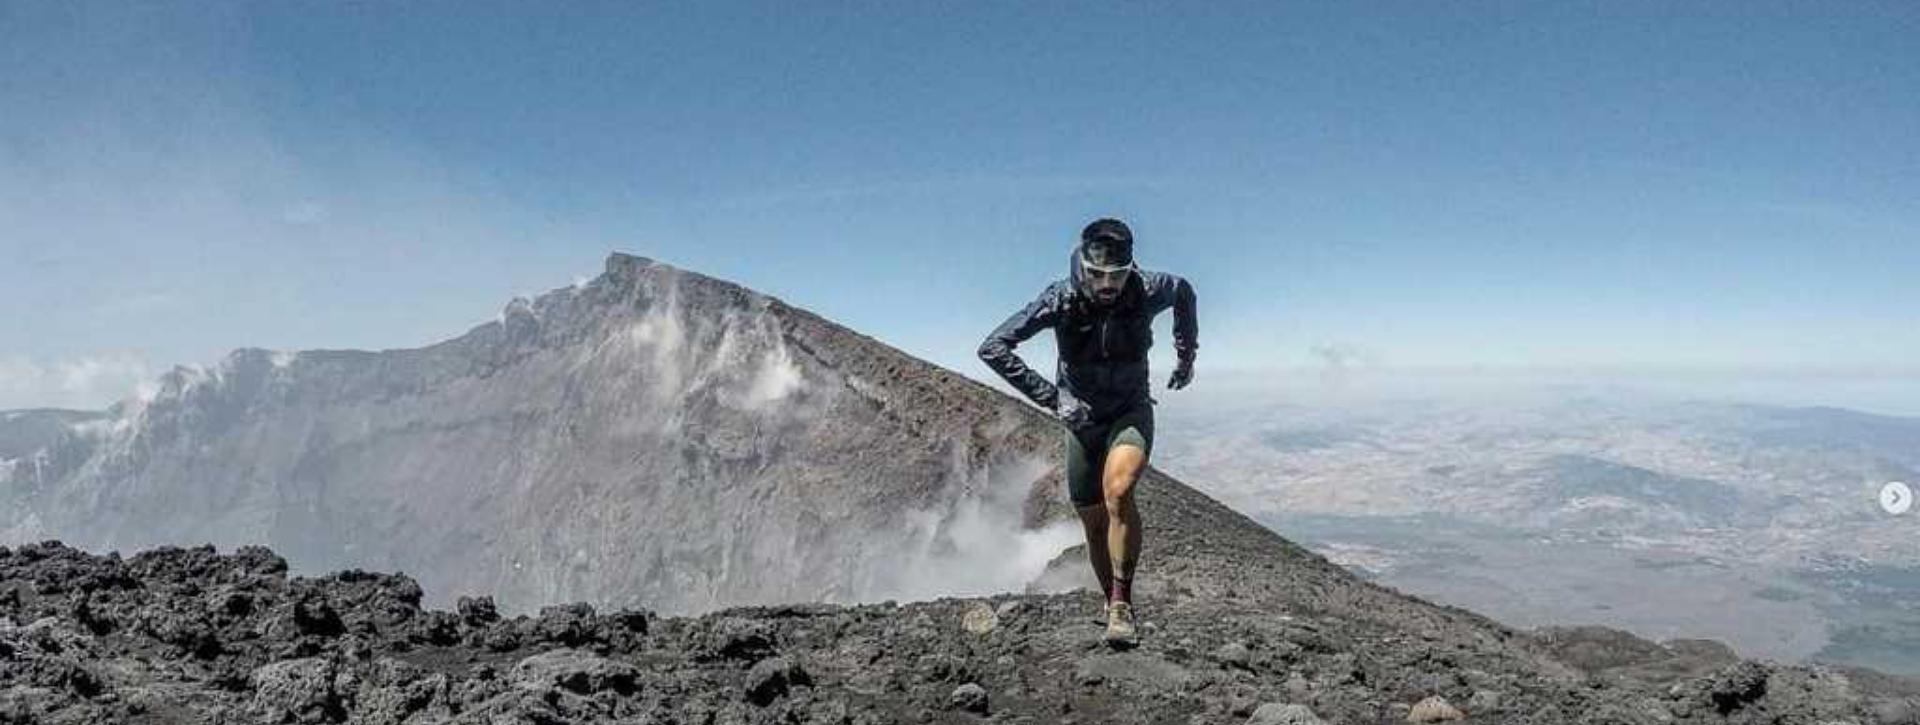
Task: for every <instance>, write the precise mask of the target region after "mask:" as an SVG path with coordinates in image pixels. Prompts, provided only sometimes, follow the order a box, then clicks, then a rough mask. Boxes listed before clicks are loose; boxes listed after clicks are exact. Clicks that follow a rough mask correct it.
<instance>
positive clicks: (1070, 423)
mask: <svg viewBox="0 0 1920 725" xmlns="http://www.w3.org/2000/svg"><path fill="white" fill-rule="evenodd" d="M1053 414H1054V416H1055V417H1058V418H1059V419H1060V422H1062V423H1065V424H1067V427H1068V428H1075V429H1078V428H1081V427H1084V426H1085V425H1086V424H1087V423H1088V422H1089V421H1091V420H1092V419H1093V409H1091V408H1088V407H1087V404H1086V403H1082V402H1080V399H1079V398H1076V397H1073V396H1071V395H1068V394H1066V393H1061V394H1060V399H1059V400H1057V401H1054V404H1053Z"/></svg>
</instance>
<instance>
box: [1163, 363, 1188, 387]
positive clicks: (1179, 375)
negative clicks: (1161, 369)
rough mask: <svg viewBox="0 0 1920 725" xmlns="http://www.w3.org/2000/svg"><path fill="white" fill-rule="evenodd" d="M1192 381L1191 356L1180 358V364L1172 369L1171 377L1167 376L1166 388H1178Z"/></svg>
mask: <svg viewBox="0 0 1920 725" xmlns="http://www.w3.org/2000/svg"><path fill="white" fill-rule="evenodd" d="M1192 382H1193V358H1190V357H1189V358H1182V359H1181V360H1180V365H1179V366H1178V367H1175V368H1174V369H1173V377H1171V378H1167V389H1168V390H1179V389H1181V388H1184V387H1187V385H1188V384H1190V383H1192Z"/></svg>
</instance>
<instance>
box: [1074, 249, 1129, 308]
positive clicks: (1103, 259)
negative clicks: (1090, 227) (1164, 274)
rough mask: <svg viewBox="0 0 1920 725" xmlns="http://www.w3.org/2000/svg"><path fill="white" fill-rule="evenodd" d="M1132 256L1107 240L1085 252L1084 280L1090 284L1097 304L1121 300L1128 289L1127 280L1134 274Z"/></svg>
mask: <svg viewBox="0 0 1920 725" xmlns="http://www.w3.org/2000/svg"><path fill="white" fill-rule="evenodd" d="M1131 256H1132V255H1129V254H1127V253H1126V252H1125V251H1124V247H1120V246H1119V245H1117V244H1114V243H1111V242H1107V241H1105V240H1097V241H1094V242H1090V243H1088V244H1087V245H1086V246H1085V247H1084V248H1083V249H1081V253H1080V276H1081V278H1082V279H1084V280H1085V281H1086V285H1087V292H1089V293H1091V294H1092V295H1093V301H1095V302H1098V303H1100V304H1103V305H1106V304H1113V302H1114V301H1115V300H1118V299H1120V292H1121V290H1124V289H1126V287H1127V277H1128V276H1129V275H1131V274H1133V260H1132V259H1130V258H1129V257H1131Z"/></svg>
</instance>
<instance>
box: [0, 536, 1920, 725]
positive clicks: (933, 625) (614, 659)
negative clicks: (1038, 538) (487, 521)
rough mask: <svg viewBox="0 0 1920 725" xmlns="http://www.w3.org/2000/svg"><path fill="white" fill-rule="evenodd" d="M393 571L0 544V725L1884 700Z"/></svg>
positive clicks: (1731, 678) (1425, 712) (1232, 616)
mask: <svg viewBox="0 0 1920 725" xmlns="http://www.w3.org/2000/svg"><path fill="white" fill-rule="evenodd" d="M421 595H422V593H421V590H420V587H419V585H418V584H416V583H415V582H414V581H413V580H412V579H410V578H408V577H406V576H404V575H393V574H375V573H367V572H361V571H343V572H339V573H335V574H331V575H328V576H324V577H317V578H306V577H289V576H288V575H287V564H286V562H285V561H284V560H283V559H281V558H280V557H279V556H277V555H275V554H273V553H272V552H271V551H268V550H266V549H263V548H257V547H256V548H243V549H240V550H238V551H236V552H234V553H232V554H220V553H217V552H216V551H215V550H214V549H213V548H212V547H200V548H192V549H178V548H163V549H157V550H153V551H148V552H145V553H141V554H138V555H135V556H132V557H130V558H121V557H120V556H118V555H107V556H98V555H93V554H89V553H86V552H82V551H78V550H75V549H72V548H69V547H66V546H63V545H61V544H59V543H57V542H48V543H44V544H36V545H30V546H23V547H20V548H17V549H7V548H0V723H89V724H91V723H272V722H316V723H317V722H351V723H422V722H457V723H576V722H627V723H892V722H908V723H915V722H950V723H970V722H982V721H989V720H991V721H999V722H1014V723H1018V722H1034V723H1038V722H1046V723H1055V722H1077V723H1315V722H1323V721H1324V722H1332V723H1374V722H1378V723H1384V722H1409V721H1411V722H1440V721H1447V720H1457V719H1463V718H1464V719H1465V720H1466V721H1469V722H1526V723H1570V722H1580V723H1667V722H1680V723H1685V722H1712V723H1719V722H1729V723H1823V722H1851V723H1860V724H1863V725H1864V724H1866V723H1896V722H1914V721H1915V715H1914V713H1915V712H1916V710H1915V709H1914V702H1913V701H1910V700H1902V699H1900V698H1899V693H1897V692H1893V691H1891V690H1889V689H1887V687H1886V685H1885V683H1879V684H1877V685H1876V684H1874V683H1867V682H1864V681H1858V680H1856V679H1855V678H1851V677H1849V676H1848V675H1846V674H1843V673H1840V672H1836V671H1830V670H1825V669H1821V668H1800V667H1794V668H1786V667H1774V666H1769V665H1764V664H1757V663H1752V662H1741V661H1738V660H1736V659H1735V658H1734V657H1733V656H1732V653H1731V652H1728V651H1726V650H1725V648H1723V647H1717V646H1715V645H1712V644H1710V643H1685V642H1675V643H1669V644H1666V645H1661V644H1655V643H1651V642H1646V641H1644V640H1638V639H1635V638H1632V637H1631V636H1628V635H1624V634H1622V633H1618V632H1612V631H1609V630H1563V631H1556V632H1549V633H1545V634H1518V633H1515V634H1513V635H1512V639H1513V641H1512V642H1511V643H1510V644H1511V645H1512V646H1513V648H1514V651H1523V652H1530V653H1533V654H1530V655H1527V656H1520V657H1514V656H1507V655H1503V654H1499V653H1497V652H1496V653H1489V651H1488V650H1486V648H1475V647H1471V646H1466V645H1462V644H1458V643H1448V642H1447V638H1445V637H1443V636H1440V635H1438V634H1435V635H1434V636H1432V637H1426V636H1412V637H1409V636H1406V635H1405V633H1404V632H1399V633H1396V631H1395V630H1392V629H1390V628H1385V627H1381V626H1378V625H1374V624H1369V623H1367V622H1366V621H1364V620H1362V619H1355V618H1351V617H1343V616H1339V615H1337V614H1334V613H1330V612H1327V611H1319V612H1316V611H1275V609H1274V608H1273V607H1272V606H1271V605H1263V604H1260V603H1258V602H1254V601H1250V600H1247V599H1243V598H1238V597H1234V596H1221V597H1200V596H1194V595H1189V594H1182V593H1179V592H1177V591H1176V592H1171V593H1163V594H1160V595H1156V596H1152V597H1149V598H1145V599H1143V601H1142V602H1141V606H1140V609H1141V611H1142V615H1143V621H1144V637H1143V638H1142V641H1141V643H1140V645H1139V646H1138V647H1136V648H1132V649H1128V650H1124V651H1122V650H1113V649H1109V648H1108V647H1106V646H1105V645H1103V644H1101V643H1100V641H1099V635H1100V632H1101V628H1100V627H1099V626H1098V624H1097V623H1096V620H1095V619H1094V614H1095V613H1096V611H1097V610H1098V604H1099V603H1098V601H1097V599H1096V598H1095V596H1094V595H1092V594H1091V593H1087V592H1081V593H1077V594H1059V595H1004V596H996V597H991V598H986V599H971V600H962V599H946V600H940V601H933V602H921V603H913V604H904V605H896V604H893V603H883V604H871V605H860V606H827V605H804V606H789V607H761V608H744V609H732V610H726V611H721V612H716V613H712V614H708V615H705V616H700V617H688V618H658V617H655V616H654V615H652V614H651V613H649V612H646V611H618V612H596V611H594V610H593V609H592V608H590V607H588V606H585V605H568V606H557V607H548V608H546V609H544V610H542V611H541V612H540V614H539V615H538V616H532V617H529V616H517V617H511V618H507V617H502V616H501V615H500V614H499V613H498V612H497V611H496V610H495V608H494V606H493V604H492V601H491V600H490V599H487V598H484V597H482V598H462V599H460V600H459V606H458V611H457V612H446V611H434V610H426V609H422V608H421V606H420V601H421Z"/></svg>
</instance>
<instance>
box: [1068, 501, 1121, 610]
mask: <svg viewBox="0 0 1920 725" xmlns="http://www.w3.org/2000/svg"><path fill="white" fill-rule="evenodd" d="M1074 510H1075V511H1078V512H1079V513H1080V526H1081V528H1084V529H1086V530H1087V563H1089V564H1092V565H1093V575H1094V577H1096V578H1098V579H1099V580H1100V596H1102V597H1104V596H1107V593H1108V592H1111V591H1113V560H1112V559H1109V558H1107V557H1108V551H1107V506H1106V504H1098V503H1097V504H1094V505H1092V506H1080V507H1077V508H1075V509H1074Z"/></svg>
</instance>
